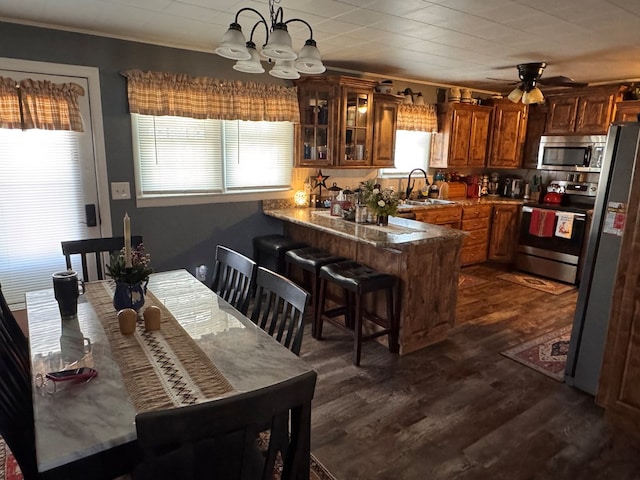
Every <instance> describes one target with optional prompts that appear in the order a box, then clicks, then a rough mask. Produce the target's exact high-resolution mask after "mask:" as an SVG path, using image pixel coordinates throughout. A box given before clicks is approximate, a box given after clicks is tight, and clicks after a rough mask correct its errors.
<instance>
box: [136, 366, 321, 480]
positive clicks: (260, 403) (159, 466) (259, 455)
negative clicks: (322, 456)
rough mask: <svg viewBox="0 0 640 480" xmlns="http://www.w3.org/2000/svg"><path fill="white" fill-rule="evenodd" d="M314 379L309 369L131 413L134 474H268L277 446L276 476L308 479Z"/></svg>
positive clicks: (145, 478)
mask: <svg viewBox="0 0 640 480" xmlns="http://www.w3.org/2000/svg"><path fill="white" fill-rule="evenodd" d="M316 377H317V374H316V373H315V372H314V371H310V372H307V373H305V374H304V375H301V376H299V377H296V378H293V379H290V380H287V381H284V382H281V383H278V384H275V385H271V386H269V387H265V388H262V389H259V390H255V391H251V392H246V393H240V394H238V395H233V396H229V397H225V398H220V399H217V400H212V401H209V402H205V403H200V404H197V405H191V406H187V407H181V408H174V409H169V410H159V411H152V412H145V413H140V414H138V415H137V416H136V430H137V433H138V446H139V447H140V448H141V450H142V452H143V459H142V462H141V463H140V464H139V465H138V467H136V469H135V470H134V472H133V478H134V480H151V479H153V480H164V479H167V480H169V479H171V480H174V479H176V478H180V479H182V480H191V479H204V478H211V479H213V478H217V479H225V480H258V479H260V480H271V479H272V478H273V468H274V464H275V462H276V457H277V453H278V452H280V455H281V457H282V462H283V465H282V475H281V477H280V478H281V479H282V480H293V479H302V478H309V459H310V424H311V399H312V398H313V392H314V389H315V383H316ZM265 425H268V426H270V429H271V434H270V435H269V436H267V437H266V441H267V442H268V446H267V447H266V450H265V449H264V448H261V449H259V448H258V438H259V433H260V432H261V431H262V430H263V429H264V426H265ZM289 425H291V426H290V427H289ZM263 438H264V435H263ZM275 439H278V441H276V440H275ZM282 439H285V443H286V444H285V445H282V444H281V443H280V441H281V440H282Z"/></svg>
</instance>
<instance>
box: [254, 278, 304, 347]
mask: <svg viewBox="0 0 640 480" xmlns="http://www.w3.org/2000/svg"><path fill="white" fill-rule="evenodd" d="M256 287H257V288H256V296H255V298H254V302H253V310H252V312H251V320H252V321H253V322H254V323H255V324H256V325H258V326H259V327H260V328H262V329H263V330H264V331H266V332H267V333H268V334H269V335H272V336H274V337H275V338H276V340H278V341H279V342H280V343H282V344H283V345H284V346H285V347H287V348H288V349H289V350H291V351H292V352H293V353H295V354H296V355H300V347H301V345H302V334H303V332H304V314H305V312H306V308H307V304H308V302H309V292H307V291H306V290H303V289H302V288H300V287H299V286H298V285H296V284H295V283H293V282H292V281H291V280H289V279H287V278H285V277H283V276H282V275H279V274H277V273H275V272H272V271H271V270H268V269H266V268H264V267H259V268H258V274H257V276H256Z"/></svg>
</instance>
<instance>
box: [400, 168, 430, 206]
mask: <svg viewBox="0 0 640 480" xmlns="http://www.w3.org/2000/svg"><path fill="white" fill-rule="evenodd" d="M413 172H422V174H423V175H424V181H425V184H426V185H429V180H428V179H427V172H425V171H424V170H423V169H421V168H414V169H413V170H411V172H409V178H407V190H406V191H405V200H409V195H411V192H412V191H413V187H415V185H416V181H415V180H414V181H413V184H411V175H413Z"/></svg>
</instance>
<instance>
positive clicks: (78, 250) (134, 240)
mask: <svg viewBox="0 0 640 480" xmlns="http://www.w3.org/2000/svg"><path fill="white" fill-rule="evenodd" d="M60 243H61V244H62V253H63V254H64V256H65V259H66V261H67V268H68V269H71V268H72V267H71V255H80V257H81V259H82V278H83V279H84V280H85V281H87V282H88V281H90V279H89V269H88V265H87V255H89V254H91V253H93V254H94V255H95V262H96V271H97V274H98V278H97V280H104V273H103V269H102V254H103V253H108V254H109V255H113V254H116V253H118V252H119V251H120V250H121V249H122V247H124V237H107V238H88V239H86V240H70V241H66V242H60ZM141 243H142V236H141V235H133V236H132V237H131V248H136V247H137V246H138V245H140V244H141Z"/></svg>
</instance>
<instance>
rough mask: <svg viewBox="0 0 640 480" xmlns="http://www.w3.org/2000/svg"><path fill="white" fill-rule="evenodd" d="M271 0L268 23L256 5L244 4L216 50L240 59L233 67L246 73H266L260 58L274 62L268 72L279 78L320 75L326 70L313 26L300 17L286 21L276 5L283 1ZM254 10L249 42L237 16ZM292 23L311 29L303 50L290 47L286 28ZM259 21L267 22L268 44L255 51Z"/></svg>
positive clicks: (219, 53) (229, 56) (225, 55)
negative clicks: (303, 74)
mask: <svg viewBox="0 0 640 480" xmlns="http://www.w3.org/2000/svg"><path fill="white" fill-rule="evenodd" d="M268 2H269V22H267V20H266V19H265V17H263V16H262V14H261V13H260V12H258V11H257V10H256V9H254V8H250V7H245V8H241V9H240V10H238V12H237V13H236V18H235V20H234V22H233V23H232V24H231V25H229V30H227V31H226V33H225V34H224V36H223V37H222V42H221V43H220V45H218V48H216V50H215V52H216V53H217V54H218V55H220V56H222V57H225V58H230V59H231V60H237V61H236V64H235V65H234V66H233V68H234V70H238V71H240V72H245V73H263V72H264V68H263V66H262V63H261V61H260V60H261V57H262V58H263V59H266V60H268V62H269V63H272V64H273V67H272V68H271V70H270V71H269V74H270V75H273V76H274V77H278V78H286V79H296V78H300V74H301V73H305V74H311V75H317V74H319V73H323V72H324V71H325V70H326V68H325V66H324V64H323V63H322V59H321V58H320V52H319V51H318V47H317V46H316V41H315V40H314V39H313V30H312V29H311V25H309V24H308V23H307V22H306V21H304V20H302V19H300V18H292V19H290V20H286V21H285V20H284V13H283V11H282V7H277V8H276V3H280V0H268ZM245 11H248V12H253V13H255V14H256V15H258V17H260V20H258V21H257V22H256V23H255V24H254V25H253V28H251V35H250V36H249V41H247V40H246V38H245V36H244V34H243V33H242V27H241V26H240V24H239V23H238V17H239V16H240V14H241V13H242V12H245ZM292 22H300V23H304V24H305V25H306V26H307V27H308V28H309V39H308V40H307V41H306V42H305V43H304V46H303V47H302V49H301V50H300V53H296V52H295V51H294V50H293V47H292V46H291V36H289V32H288V31H287V25H288V24H289V23H292ZM260 24H263V25H264V28H265V31H266V39H265V44H264V45H263V47H262V50H261V52H260V53H258V51H257V50H256V44H255V43H254V41H253V34H254V33H255V31H256V28H258V26H259V25H260Z"/></svg>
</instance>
